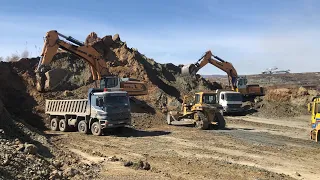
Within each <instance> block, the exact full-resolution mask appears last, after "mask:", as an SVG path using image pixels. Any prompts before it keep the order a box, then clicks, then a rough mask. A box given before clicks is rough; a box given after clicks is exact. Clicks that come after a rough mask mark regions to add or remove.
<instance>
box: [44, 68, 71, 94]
mask: <svg viewBox="0 0 320 180" xmlns="http://www.w3.org/2000/svg"><path fill="white" fill-rule="evenodd" d="M45 75H46V78H47V80H46V83H45V90H53V89H55V88H56V87H58V86H59V85H61V84H62V83H63V82H64V81H65V80H66V79H67V77H68V71H66V70H64V69H59V68H57V69H52V70H50V71H48V72H46V73H45Z"/></svg>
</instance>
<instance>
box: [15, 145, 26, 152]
mask: <svg viewBox="0 0 320 180" xmlns="http://www.w3.org/2000/svg"><path fill="white" fill-rule="evenodd" d="M16 150H17V151H24V145H23V144H19V145H18V147H17V148H16Z"/></svg>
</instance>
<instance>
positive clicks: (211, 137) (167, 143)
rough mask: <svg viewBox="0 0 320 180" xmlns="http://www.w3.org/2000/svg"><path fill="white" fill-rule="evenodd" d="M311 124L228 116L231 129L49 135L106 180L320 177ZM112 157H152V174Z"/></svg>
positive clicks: (163, 128)
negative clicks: (95, 167) (97, 167)
mask: <svg viewBox="0 0 320 180" xmlns="http://www.w3.org/2000/svg"><path fill="white" fill-rule="evenodd" d="M308 121H309V117H308V116H305V117H300V118H293V119H277V120H271V119H263V118H257V117H253V116H246V117H227V128H226V129H225V130H208V131H199V130H197V129H195V128H191V127H176V126H168V125H163V126H158V127H156V128H149V129H143V130H134V129H127V131H126V132H125V133H124V134H111V135H110V134H109V135H106V136H101V137H96V136H92V135H82V134H79V133H77V132H67V133H61V132H50V131H48V132H46V133H47V134H51V135H52V134H55V135H54V136H51V140H52V141H53V142H54V143H56V144H62V146H63V149H65V150H69V151H70V152H74V153H76V154H78V155H79V156H80V157H82V159H83V161H85V162H87V163H89V164H90V163H98V164H100V165H101V166H102V168H101V170H100V172H101V176H102V177H103V178H104V179H128V178H130V179H320V176H319V174H318V173H317V172H318V168H317V164H318V162H319V159H320V157H316V156H314V154H319V153H320V148H319V147H320V145H319V144H315V143H314V142H312V141H310V140H309V139H308V138H309V136H308V133H309V127H308ZM311 152H312V154H310V153H311ZM110 156H116V157H118V158H122V159H123V161H126V160H131V161H138V160H140V159H141V160H143V161H145V160H146V158H147V161H148V162H149V163H150V165H151V170H149V171H146V170H135V169H133V168H129V167H124V166H123V162H122V161H116V162H112V161H108V160H107V157H110Z"/></svg>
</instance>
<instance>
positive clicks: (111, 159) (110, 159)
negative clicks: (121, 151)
mask: <svg viewBox="0 0 320 180" xmlns="http://www.w3.org/2000/svg"><path fill="white" fill-rule="evenodd" d="M108 161H112V162H115V161H119V158H117V157H116V156H111V157H108Z"/></svg>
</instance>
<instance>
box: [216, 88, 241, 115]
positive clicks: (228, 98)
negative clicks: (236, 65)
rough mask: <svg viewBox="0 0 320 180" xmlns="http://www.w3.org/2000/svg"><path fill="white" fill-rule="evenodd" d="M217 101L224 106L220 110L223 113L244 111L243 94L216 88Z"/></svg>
mask: <svg viewBox="0 0 320 180" xmlns="http://www.w3.org/2000/svg"><path fill="white" fill-rule="evenodd" d="M216 93H217V101H218V103H219V104H220V105H221V106H222V107H223V109H222V110H220V113H221V114H222V115H225V114H241V113H243V112H244V109H243V107H242V100H243V98H242V94H241V93H239V92H235V91H231V90H223V89H218V90H216Z"/></svg>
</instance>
